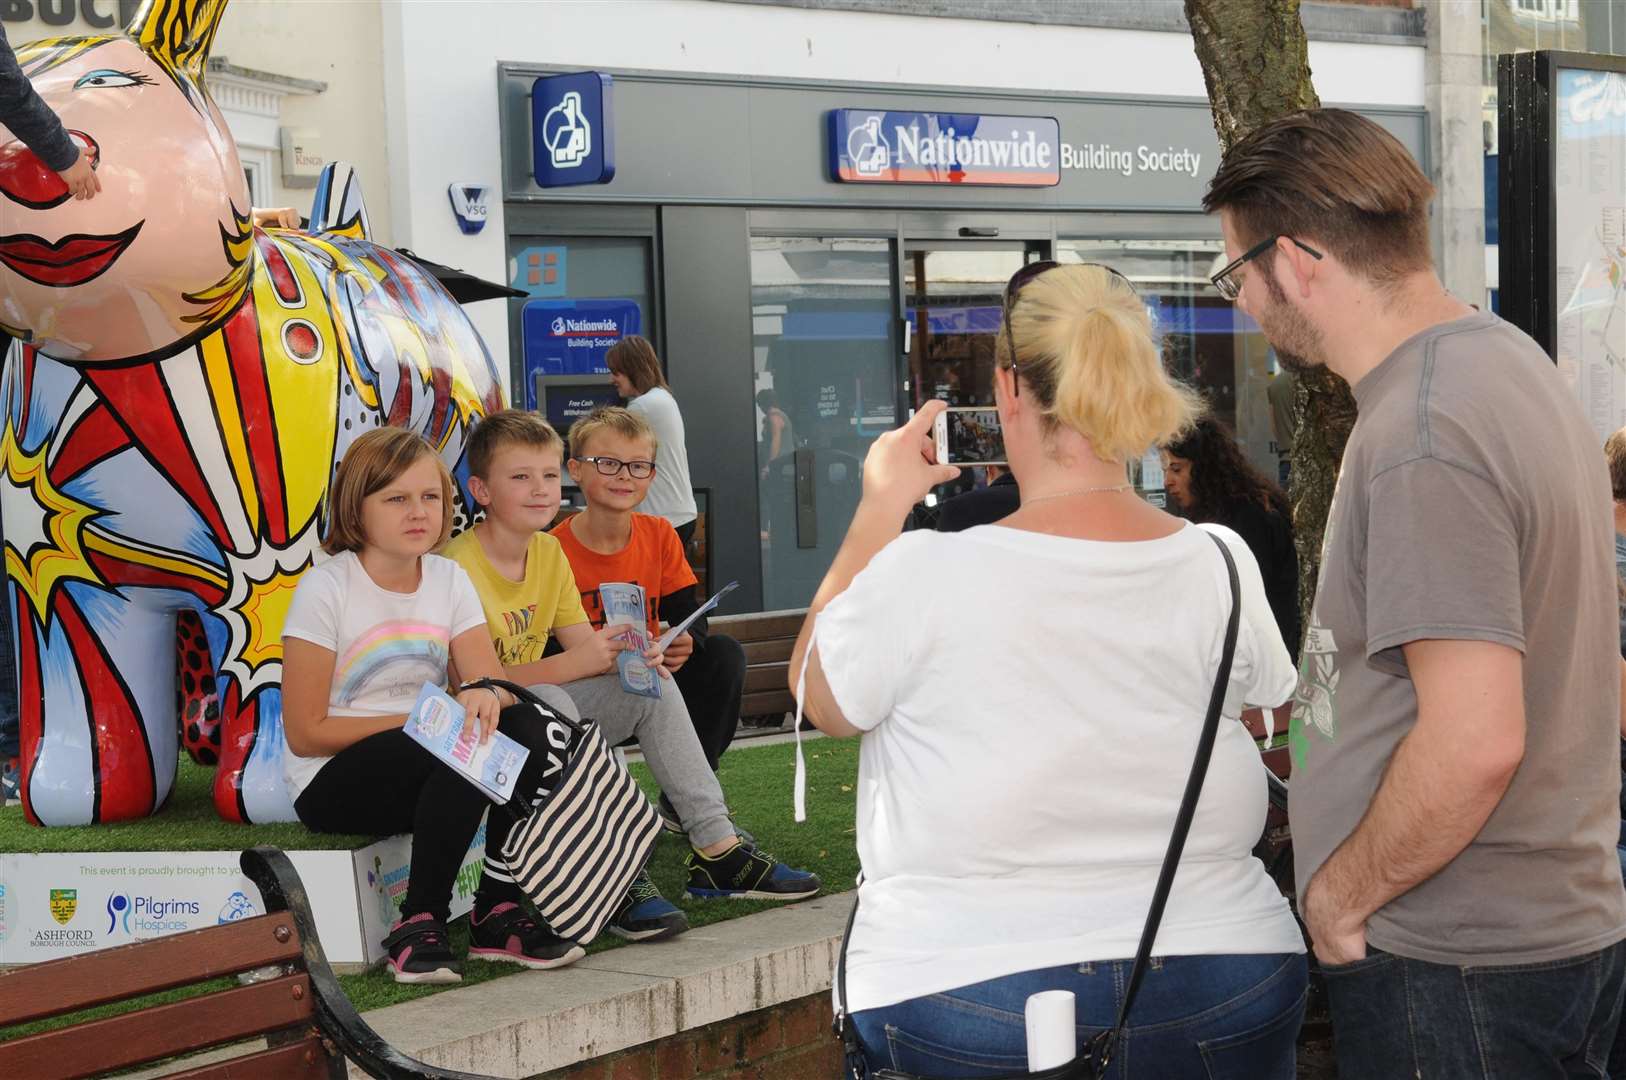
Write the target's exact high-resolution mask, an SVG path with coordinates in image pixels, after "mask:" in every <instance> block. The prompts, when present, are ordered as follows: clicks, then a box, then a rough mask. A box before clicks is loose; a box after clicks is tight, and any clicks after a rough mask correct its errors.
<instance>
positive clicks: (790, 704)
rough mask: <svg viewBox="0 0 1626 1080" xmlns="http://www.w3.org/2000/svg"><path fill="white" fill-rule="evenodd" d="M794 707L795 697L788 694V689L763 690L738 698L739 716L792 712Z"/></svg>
mask: <svg viewBox="0 0 1626 1080" xmlns="http://www.w3.org/2000/svg"><path fill="white" fill-rule="evenodd" d="M795 709H796V699H795V698H793V697H791V696H790V691H788V690H779V691H773V690H763V691H760V692H758V693H755V694H746V695H744V696H743V697H741V698H740V715H741V716H772V715H773V714H775V713H787V712H793V711H795Z"/></svg>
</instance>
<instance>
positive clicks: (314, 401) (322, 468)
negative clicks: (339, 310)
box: [253, 236, 344, 535]
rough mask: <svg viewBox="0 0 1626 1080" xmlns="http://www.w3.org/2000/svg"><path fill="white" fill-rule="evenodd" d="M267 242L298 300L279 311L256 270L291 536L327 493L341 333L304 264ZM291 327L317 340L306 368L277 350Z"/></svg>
mask: <svg viewBox="0 0 1626 1080" xmlns="http://www.w3.org/2000/svg"><path fill="white" fill-rule="evenodd" d="M272 242H273V243H275V244H276V245H277V246H278V247H280V248H282V251H283V256H284V261H285V262H286V263H287V264H288V269H289V271H290V272H291V273H292V274H293V275H294V277H295V278H296V279H297V280H298V282H299V285H300V289H301V291H302V293H303V295H304V297H305V303H304V305H303V306H301V307H298V308H287V307H283V306H282V304H281V303H279V302H278V300H277V293H276V286H275V285H274V284H273V283H272V281H271V274H270V273H269V272H267V271H265V270H264V268H263V267H261V271H260V272H259V273H256V274H255V275H254V285H253V288H254V302H255V306H256V308H257V310H258V313H259V316H260V327H259V332H260V345H261V348H262V349H264V351H265V374H266V384H267V386H268V387H269V388H270V391H271V415H273V416H275V417H276V419H277V451H278V454H279V455H280V457H281V458H282V476H283V484H284V497H285V498H286V499H287V506H288V532H289V533H290V534H291V535H297V534H298V533H300V532H301V531H303V530H304V528H305V525H306V524H307V523H308V522H309V521H311V519H312V518H314V517H315V516H316V515H317V513H318V512H319V511H320V510H321V506H322V498H323V496H324V495H325V494H326V491H327V483H328V475H329V472H330V471H331V468H332V464H333V441H334V437H335V434H336V432H337V428H338V409H339V365H340V363H341V361H340V349H339V345H338V340H339V337H340V335H341V334H343V333H344V331H343V330H341V329H339V328H338V327H337V326H335V325H334V322H333V309H332V307H331V306H330V305H329V303H328V292H327V290H326V289H325V288H324V287H323V285H324V283H323V282H322V281H321V280H319V279H318V277H317V271H316V270H315V268H314V267H313V266H312V265H311V262H310V261H309V260H308V259H306V258H305V257H304V256H303V255H301V254H300V252H299V250H298V248H297V247H296V246H295V245H293V244H292V243H290V242H288V241H286V240H284V239H282V238H281V237H277V236H274V237H272ZM258 257H259V256H258V254H257V253H256V258H257V259H258ZM293 320H302V321H304V322H306V323H309V324H310V326H311V328H312V329H313V330H314V331H315V332H316V334H317V336H318V337H319V338H320V341H321V345H320V347H321V355H320V356H319V357H318V358H317V359H316V360H315V361H314V362H311V363H301V362H299V361H297V360H295V359H294V358H293V357H290V356H289V355H288V353H287V350H286V349H285V348H284V346H283V336H282V335H283V328H284V327H285V326H286V325H287V324H288V323H289V322H290V321H293Z"/></svg>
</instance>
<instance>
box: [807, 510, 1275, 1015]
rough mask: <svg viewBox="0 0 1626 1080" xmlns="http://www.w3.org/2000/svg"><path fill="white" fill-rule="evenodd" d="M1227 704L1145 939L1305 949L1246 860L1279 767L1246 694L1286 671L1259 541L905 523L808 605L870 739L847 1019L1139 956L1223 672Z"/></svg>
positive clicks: (1264, 692)
mask: <svg viewBox="0 0 1626 1080" xmlns="http://www.w3.org/2000/svg"><path fill="white" fill-rule="evenodd" d="M1202 530H1207V531H1209V532H1212V533H1214V534H1215V535H1217V536H1219V537H1220V538H1221V539H1222V540H1224V541H1225V543H1226V545H1227V546H1228V547H1229V549H1230V551H1231V554H1232V556H1233V557H1234V558H1235V560H1236V564H1237V573H1238V576H1239V578H1240V581H1241V588H1242V619H1241V626H1240V629H1239V632H1238V637H1237V646H1236V659H1235V662H1234V664H1233V667H1232V670H1231V680H1230V686H1229V688H1228V691H1227V694H1226V701H1225V713H1224V717H1225V718H1224V719H1222V720H1221V722H1220V729H1219V736H1218V739H1217V741H1216V743H1215V746H1214V755H1213V759H1212V762H1211V764H1210V766H1209V770H1208V777H1207V781H1206V783H1205V784H1204V786H1203V794H1202V799H1201V801H1200V802H1199V804H1198V807H1197V813H1196V817H1195V819H1194V821H1193V823H1192V828H1191V834H1190V836H1189V838H1188V839H1187V841H1186V848H1185V853H1184V856H1183V857H1182V859H1181V862H1180V869H1179V873H1178V874H1177V875H1176V876H1175V880H1174V888H1173V891H1172V893H1171V894H1170V897H1169V903H1168V908H1167V910H1166V911H1165V912H1164V916H1163V923H1162V927H1161V929H1160V930H1159V931H1158V936H1157V944H1156V947H1155V949H1154V955H1157V956H1180V955H1194V954H1216V953H1298V952H1303V951H1304V943H1303V940H1302V938H1301V937H1300V935H1299V931H1298V927H1297V925H1296V924H1295V923H1294V921H1293V916H1292V913H1291V912H1290V911H1289V909H1288V906H1287V901H1286V900H1284V899H1283V898H1282V896H1281V894H1280V893H1278V892H1277V890H1276V887H1275V885H1274V884H1272V883H1271V880H1270V878H1268V877H1267V876H1266V875H1265V871H1264V867H1263V866H1262V865H1261V864H1260V863H1259V861H1258V860H1257V859H1255V858H1253V857H1252V854H1251V851H1252V848H1253V845H1254V843H1255V842H1256V841H1257V840H1258V839H1259V836H1260V833H1261V832H1262V831H1263V829H1264V823H1265V810H1266V801H1267V797H1266V781H1265V768H1264V765H1263V764H1262V763H1261V762H1260V758H1259V750H1258V748H1257V747H1256V745H1255V743H1254V740H1253V739H1252V738H1251V737H1250V736H1249V735H1248V733H1247V731H1246V729H1245V728H1243V726H1242V725H1241V723H1239V722H1238V720H1239V717H1240V714H1241V711H1242V708H1243V707H1244V703H1246V704H1247V705H1260V706H1274V705H1278V704H1281V703H1282V702H1285V701H1286V700H1288V698H1289V697H1291V695H1292V693H1293V689H1294V682H1295V678H1294V671H1293V666H1292V662H1291V660H1290V659H1289V657H1288V653H1287V649H1286V648H1285V647H1284V646H1283V644H1282V639H1281V634H1280V632H1279V631H1278V630H1277V628H1276V620H1275V619H1274V618H1272V617H1271V613H1270V605H1269V604H1268V603H1267V602H1266V600H1265V590H1264V585H1263V583H1262V581H1261V579H1260V575H1259V567H1258V564H1257V563H1255V562H1254V559H1253V555H1252V554H1251V553H1250V552H1249V551H1248V548H1247V545H1246V544H1244V543H1243V542H1242V540H1241V538H1240V537H1238V536H1237V535H1236V534H1235V533H1234V532H1232V531H1231V530H1229V529H1227V528H1225V527H1223V526H1219V525H1204V526H1201V527H1200V528H1199V527H1197V526H1191V525H1188V526H1186V527H1185V528H1184V529H1182V530H1181V531H1179V532H1177V533H1175V534H1173V535H1172V536H1168V537H1164V538H1162V539H1159V540H1146V541H1138V542H1131V543H1108V542H1102V541H1091V540H1074V539H1069V538H1063V537H1056V536H1047V535H1043V534H1039V533H1032V532H1024V531H1020V530H1017V529H1010V528H1004V527H1001V526H998V525H988V526H982V527H980V528H974V529H970V530H967V531H965V532H962V533H953V534H945V533H934V532H910V533H905V534H904V535H903V536H900V537H899V538H898V539H896V540H894V541H893V542H892V543H891V544H889V545H887V547H886V548H885V549H884V550H883V551H881V552H880V554H878V555H877V556H876V557H875V559H874V560H873V561H872V562H871V563H870V565H869V566H868V567H867V568H866V569H865V570H864V571H863V572H862V573H861V574H859V575H858V576H857V577H856V578H854V579H853V582H852V584H851V585H850V586H849V587H848V588H847V590H846V591H845V592H844V593H842V594H841V595H840V596H839V597H837V598H836V599H835V600H834V601H832V602H831V603H830V605H829V606H828V607H827V608H825V609H824V611H823V612H822V613H821V614H820V616H819V618H818V623H817V626H816V629H815V635H816V636H815V641H816V643H817V647H818V652H819V662H820V664H821V665H822V666H823V669H824V673H825V676H826V678H827V679H828V680H829V684H830V687H831V690H832V691H833V692H834V694H835V698H836V702H837V703H838V704H839V705H840V707H841V711H842V713H843V715H845V717H846V718H847V720H848V721H850V722H851V723H852V724H853V725H854V726H856V727H859V728H862V729H863V730H864V731H865V735H864V737H863V746H862V751H861V754H860V764H859V771H858V853H859V857H860V859H861V861H862V864H863V868H864V884H863V887H862V889H861V891H860V896H861V902H860V904H859V908H858V921H857V924H856V925H855V926H854V928H853V934H852V941H851V944H850V946H849V950H848V957H847V998H848V1000H847V1008H848V1010H849V1011H858V1010H860V1009H870V1008H878V1007H880V1006H884V1005H892V1004H896V1003H898V1002H900V1001H906V1000H909V999H911V998H916V997H920V996H922V995H925V994H932V993H937V992H939V991H943V990H949V989H952V988H955V987H959V986H966V985H969V984H972V983H977V982H982V981H983V980H985V979H992V978H997V977H999V976H1002V975H1010V974H1014V973H1016V972H1021V971H1028V970H1032V969H1035V968H1047V967H1054V966H1057V965H1062V964H1076V963H1083V962H1085V961H1089V960H1109V959H1126V958H1131V957H1133V956H1134V954H1135V948H1136V945H1137V944H1138V942H1139V939H1140V933H1141V927H1142V925H1143V924H1144V922H1145V920H1146V912H1147V908H1148V906H1149V905H1150V903H1151V898H1152V891H1153V887H1154V886H1155V884H1156V881H1157V873H1158V868H1159V866H1160V865H1161V863H1162V860H1163V854H1164V851H1165V849H1166V848H1167V846H1168V842H1169V833H1170V830H1171V829H1172V827H1173V825H1174V819H1175V815H1176V813H1177V811H1178V809H1179V806H1180V797H1181V794H1182V793H1183V792H1184V790H1185V784H1186V777H1187V774H1188V773H1189V771H1190V769H1191V761H1192V755H1193V753H1194V752H1195V750H1196V746H1197V738H1198V734H1199V732H1200V731H1201V729H1202V724H1203V717H1204V715H1205V714H1206V712H1207V708H1208V699H1209V696H1210V694H1211V692H1212V690H1213V685H1214V678H1215V675H1216V673H1217V671H1218V667H1219V660H1220V652H1221V650H1222V648H1223V645H1224V639H1225V625H1226V620H1227V618H1228V617H1229V614H1230V607H1231V597H1230V587H1229V584H1228V581H1227V576H1226V572H1225V564H1224V560H1223V559H1222V558H1221V557H1220V553H1219V552H1218V551H1217V550H1215V548H1214V544H1213V542H1212V541H1211V540H1209V538H1208V537H1207V536H1205V535H1203V532H1202Z"/></svg>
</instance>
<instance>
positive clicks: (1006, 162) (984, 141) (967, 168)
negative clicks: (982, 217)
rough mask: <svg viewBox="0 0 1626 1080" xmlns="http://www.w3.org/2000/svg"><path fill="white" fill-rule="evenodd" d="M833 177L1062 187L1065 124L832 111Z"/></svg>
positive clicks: (958, 115)
mask: <svg viewBox="0 0 1626 1080" xmlns="http://www.w3.org/2000/svg"><path fill="white" fill-rule="evenodd" d="M827 123H828V126H829V152H830V163H829V164H830V179H832V180H835V181H838V182H846V183H870V184H876V183H881V184H982V185H989V186H994V187H1052V186H1054V185H1056V184H1059V183H1061V125H1060V124H1058V123H1057V122H1056V120H1055V118H1054V117H1049V116H982V115H978V114H976V113H919V112H876V111H872V110H868V109H832V110H830V112H829V114H828V117H827Z"/></svg>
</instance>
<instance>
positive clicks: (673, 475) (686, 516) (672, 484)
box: [627, 386, 695, 529]
mask: <svg viewBox="0 0 1626 1080" xmlns="http://www.w3.org/2000/svg"><path fill="white" fill-rule="evenodd" d="M627 408H628V409H630V410H631V411H633V412H635V413H638V414H639V415H640V416H642V417H643V418H644V419H645V420H648V421H649V426H650V427H652V428H654V429H655V438H656V439H658V440H659V444H658V445H657V446H656V448H655V482H654V483H653V484H650V485H649V494H648V495H645V496H644V501H643V502H641V503H639V504H638V507H637V509H638V512H639V513H640V514H654V515H655V516H656V517H663V518H665V519H666V520H667V521H670V522H671V523H672V527H673V528H674V529H675V528H677V527H678V526H679V525H687V524H688V523H689V522H691V521H693V520H694V519H695V505H694V488H692V487H690V486H689V449H688V447H687V446H686V445H685V444H684V441H683V414H682V413H680V412H678V406H677V402H676V401H675V400H674V399H673V398H672V395H671V393H670V392H669V391H667V390H665V389H663V388H662V387H659V386H657V387H655V388H654V389H652V390H649V391H646V392H645V393H642V394H639V395H638V396H637V397H635V398H633V399H632V400H631V401H629V402H627Z"/></svg>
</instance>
